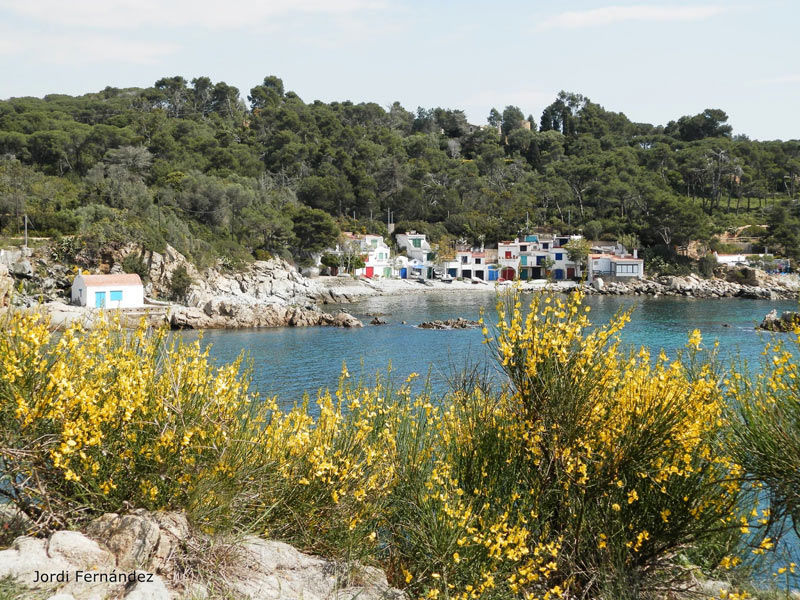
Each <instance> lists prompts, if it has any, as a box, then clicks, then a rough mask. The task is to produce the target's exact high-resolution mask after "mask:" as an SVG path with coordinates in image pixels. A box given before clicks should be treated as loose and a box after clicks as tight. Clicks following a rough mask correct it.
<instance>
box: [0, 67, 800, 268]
mask: <svg viewBox="0 0 800 600" xmlns="http://www.w3.org/2000/svg"><path fill="white" fill-rule="evenodd" d="M240 96H241V94H240V91H239V90H238V89H237V88H235V87H232V86H229V85H227V84H225V83H224V82H218V83H214V82H213V81H211V80H210V79H209V78H208V77H195V78H193V79H191V80H190V81H188V80H187V79H185V78H184V77H180V76H175V77H164V78H162V79H159V80H158V81H156V82H155V84H154V85H153V87H150V88H147V89H138V88H129V89H117V88H111V87H108V88H106V89H104V90H102V91H100V92H98V93H94V94H87V95H85V96H80V97H69V96H64V95H49V96H46V97H44V98H42V99H39V98H12V99H9V100H6V101H2V102H0V232H2V233H5V234H9V235H13V234H16V233H17V231H18V229H19V228H20V226H21V223H22V215H23V214H27V215H28V217H29V219H30V223H31V226H32V228H33V229H34V231H35V232H36V233H39V234H40V235H48V236H58V235H73V234H79V235H80V236H82V238H83V239H85V240H86V241H87V243H90V244H95V245H100V244H103V243H107V242H114V241H128V240H131V239H133V240H136V241H138V242H140V243H142V244H143V245H144V246H145V247H147V248H150V249H158V248H162V247H163V246H164V245H165V244H166V243H169V244H172V245H174V246H176V247H177V248H178V249H179V250H181V251H182V252H185V253H187V254H188V255H190V256H191V257H192V258H193V259H195V260H196V261H198V262H203V261H208V260H213V258H214V257H215V256H219V255H221V254H225V255H226V256H234V257H239V258H242V259H244V260H246V259H248V257H252V256H254V255H257V254H258V253H259V252H262V253H263V252H268V253H271V254H283V255H286V256H290V255H293V256H294V257H296V258H302V257H306V256H308V255H309V254H310V253H314V252H318V251H320V250H322V249H323V248H324V247H325V246H324V244H325V243H328V242H329V241H330V240H331V239H335V237H336V235H337V234H338V231H339V229H345V228H348V229H353V228H356V229H361V230H365V231H366V230H371V231H373V230H377V229H376V228H377V227H378V225H379V224H380V223H381V222H385V220H386V215H387V214H388V213H390V212H391V213H392V214H393V215H394V220H395V221H396V222H398V223H399V222H414V223H417V224H419V227H418V228H419V229H425V230H428V231H429V232H430V234H431V235H432V236H433V237H434V241H435V238H441V237H444V236H450V237H451V238H455V239H464V240H466V241H467V242H472V243H485V244H488V245H491V244H494V243H496V242H497V241H498V240H500V239H504V238H510V237H513V236H515V235H517V234H518V233H519V232H520V231H522V230H523V229H524V228H525V227H526V225H527V226H550V227H553V228H556V229H558V230H560V231H562V232H564V233H576V232H579V231H582V232H583V233H584V234H585V235H586V236H587V237H590V238H597V237H603V236H606V237H618V236H621V235H635V236H638V239H639V240H641V244H642V247H643V248H647V247H651V246H656V245H661V246H668V247H669V246H676V245H682V244H685V243H687V242H688V241H690V240H700V241H707V240H709V239H710V238H711V237H712V236H714V235H716V234H718V233H720V232H722V231H723V230H724V229H725V228H728V227H733V226H738V225H748V224H761V225H763V224H767V225H769V235H768V236H767V237H766V238H765V240H766V242H767V243H768V244H770V245H771V246H772V249H773V250H776V251H778V252H783V253H785V254H786V255H789V256H797V255H798V254H799V253H800V250H798V242H799V241H798V239H797V235H796V232H797V230H798V228H797V223H798V219H800V216H798V207H797V199H798V194H799V193H800V141H796V140H794V141H787V142H780V141H771V142H758V141H751V140H749V139H747V138H746V137H744V136H733V135H732V133H733V131H732V127H731V126H730V125H729V124H728V123H727V120H728V117H727V115H726V114H725V112H723V111H722V110H719V109H706V110H704V111H703V112H701V113H699V114H697V115H687V116H682V117H679V118H678V119H676V120H675V121H671V122H670V123H668V124H667V125H666V126H653V125H648V124H641V123H633V122H631V121H630V120H629V119H628V118H627V117H626V116H625V115H624V114H622V113H615V112H610V111H607V110H605V109H604V108H603V107H602V106H600V105H598V104H596V103H594V102H592V101H591V100H590V99H589V98H586V97H584V96H582V95H581V94H575V93H567V92H561V93H560V94H559V95H558V96H557V98H556V99H555V100H554V102H553V103H552V104H550V105H549V106H547V107H546V108H545V109H544V111H543V113H542V115H541V117H540V119H539V120H538V124H537V122H536V121H535V120H534V119H533V117H532V116H529V117H525V116H524V115H525V113H524V112H523V110H522V108H520V107H517V106H513V105H508V106H506V107H505V108H504V109H503V110H502V112H501V111H499V110H496V109H492V111H491V113H490V115H489V118H488V125H484V126H479V125H471V124H469V123H468V122H467V120H466V117H465V115H464V113H463V111H461V110H457V109H449V108H447V109H446V108H440V107H437V108H432V109H426V108H421V107H420V108H418V109H417V110H416V111H414V112H412V111H408V110H406V109H405V108H403V107H402V106H401V105H400V104H399V103H396V102H395V103H394V104H392V105H391V106H388V107H386V108H384V107H381V106H379V105H377V104H374V103H364V104H354V103H352V102H349V101H345V102H331V103H323V102H320V101H315V102H312V103H306V102H304V101H303V100H302V99H301V98H300V97H299V96H298V95H297V94H295V93H294V92H292V91H288V90H287V89H286V88H285V86H284V83H283V81H281V79H279V78H278V77H275V76H267V77H265V78H264V80H263V82H262V83H261V84H259V85H256V86H255V87H253V88H252V89H251V90H250V91H249V94H247V99H248V102H249V104H245V102H244V101H242V100H241V97H240ZM537 125H538V126H537ZM335 221H338V226H337V223H336V222H335Z"/></svg>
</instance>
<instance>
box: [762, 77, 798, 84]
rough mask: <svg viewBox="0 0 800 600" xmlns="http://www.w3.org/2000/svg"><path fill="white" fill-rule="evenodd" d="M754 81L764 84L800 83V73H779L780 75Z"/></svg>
mask: <svg viewBox="0 0 800 600" xmlns="http://www.w3.org/2000/svg"><path fill="white" fill-rule="evenodd" d="M755 83H757V84H765V85H792V84H795V83H800V75H781V76H780V77H771V78H769V79H761V80H760V81H756V82H755Z"/></svg>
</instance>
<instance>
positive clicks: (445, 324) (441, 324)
mask: <svg viewBox="0 0 800 600" xmlns="http://www.w3.org/2000/svg"><path fill="white" fill-rule="evenodd" d="M479 326H480V323H479V322H478V321H470V320H469V319H465V318H463V317H458V318H457V319H446V320H444V321H438V320H437V321H425V322H424V323H420V324H419V325H418V327H419V328H420V329H472V328H473V327H479Z"/></svg>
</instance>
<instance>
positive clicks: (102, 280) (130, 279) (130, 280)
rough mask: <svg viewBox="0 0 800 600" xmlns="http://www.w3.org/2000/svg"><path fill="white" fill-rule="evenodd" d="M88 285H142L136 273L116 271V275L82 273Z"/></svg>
mask: <svg viewBox="0 0 800 600" xmlns="http://www.w3.org/2000/svg"><path fill="white" fill-rule="evenodd" d="M80 277H83V281H84V283H85V284H86V286H87V287H89V286H96V285H142V280H141V279H139V276H138V275H137V274H136V273H116V274H114V275H81V276H80ZM76 279H77V277H76Z"/></svg>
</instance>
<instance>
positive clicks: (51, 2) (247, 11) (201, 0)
mask: <svg viewBox="0 0 800 600" xmlns="http://www.w3.org/2000/svg"><path fill="white" fill-rule="evenodd" d="M382 6H383V3H382V0H336V1H335V2H332V1H330V0H269V1H260V2H252V0H227V1H226V2H223V3H220V2H217V1H216V0H170V1H169V2H164V1H163V0H74V1H71V2H65V1H64V0H36V1H33V2H31V0H0V9H5V10H7V11H9V12H11V13H13V14H15V15H17V16H20V17H24V18H28V19H32V20H34V21H37V22H46V23H52V24H57V25H59V26H61V27H64V26H68V27H81V28H89V29H137V28H140V27H167V28H186V29H188V28H194V27H199V28H202V29H209V30H222V29H248V28H252V27H258V26H263V25H264V24H266V23H269V21H270V20H273V19H275V18H278V17H282V16H286V15H291V14H303V15H314V14H318V15H344V14H351V13H354V12H357V11H364V10H374V9H377V8H380V7H382Z"/></svg>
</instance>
